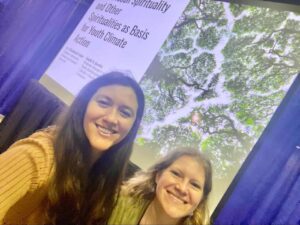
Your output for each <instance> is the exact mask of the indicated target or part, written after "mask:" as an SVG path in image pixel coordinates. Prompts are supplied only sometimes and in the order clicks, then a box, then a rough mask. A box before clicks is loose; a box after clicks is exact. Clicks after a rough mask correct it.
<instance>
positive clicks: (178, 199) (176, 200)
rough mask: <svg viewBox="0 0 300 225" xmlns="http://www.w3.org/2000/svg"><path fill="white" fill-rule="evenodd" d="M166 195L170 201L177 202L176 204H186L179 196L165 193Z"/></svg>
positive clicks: (168, 192)
mask: <svg viewBox="0 0 300 225" xmlns="http://www.w3.org/2000/svg"><path fill="white" fill-rule="evenodd" d="M167 194H168V196H169V197H170V199H172V201H173V202H177V203H180V204H187V201H185V200H184V199H182V198H181V197H180V196H178V195H176V194H174V193H172V192H170V191H167Z"/></svg>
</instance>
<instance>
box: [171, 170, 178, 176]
mask: <svg viewBox="0 0 300 225" xmlns="http://www.w3.org/2000/svg"><path fill="white" fill-rule="evenodd" d="M171 173H172V174H173V175H174V176H176V177H180V173H179V172H178V171H176V170H171Z"/></svg>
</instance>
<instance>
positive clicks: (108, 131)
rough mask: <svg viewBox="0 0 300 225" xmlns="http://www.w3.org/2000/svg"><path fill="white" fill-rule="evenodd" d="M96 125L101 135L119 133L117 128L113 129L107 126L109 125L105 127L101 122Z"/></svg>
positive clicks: (108, 135)
mask: <svg viewBox="0 0 300 225" xmlns="http://www.w3.org/2000/svg"><path fill="white" fill-rule="evenodd" d="M96 127H97V131H98V133H99V134H100V135H102V136H107V137H110V136H112V135H114V134H116V133H117V131H116V130H115V129H111V128H107V127H103V126H101V125H99V124H96Z"/></svg>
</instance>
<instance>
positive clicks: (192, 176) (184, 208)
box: [154, 155, 205, 220]
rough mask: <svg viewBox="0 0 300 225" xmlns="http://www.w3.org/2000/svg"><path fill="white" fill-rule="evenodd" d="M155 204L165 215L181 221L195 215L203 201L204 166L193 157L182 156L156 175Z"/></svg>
mask: <svg viewBox="0 0 300 225" xmlns="http://www.w3.org/2000/svg"><path fill="white" fill-rule="evenodd" d="M155 181H156V185H157V186H156V197H155V199H154V202H156V203H157V204H158V205H159V208H162V211H163V213H164V214H165V215H167V216H168V217H170V218H172V219H178V220H179V219H181V218H184V217H186V216H189V215H191V214H192V213H193V211H194V210H195V209H196V207H197V206H198V205H199V203H200V202H201V200H202V196H203V188H204V184H205V171H204V168H203V165H202V164H200V163H199V162H198V161H196V160H195V159H194V158H192V157H191V156H187V155H184V156H181V157H179V158H178V159H177V160H176V161H174V162H173V163H172V164H171V165H170V166H169V167H168V168H166V169H165V170H164V171H162V172H161V173H159V174H157V175H156V180H155Z"/></svg>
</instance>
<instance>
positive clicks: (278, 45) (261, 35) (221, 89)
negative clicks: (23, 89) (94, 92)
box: [47, 0, 300, 211]
mask: <svg viewBox="0 0 300 225" xmlns="http://www.w3.org/2000/svg"><path fill="white" fill-rule="evenodd" d="M142 2H144V3H143V4H142ZM146 2H147V3H146ZM155 2H156V3H155ZM150 3H151V4H150ZM186 4H187V6H186ZM299 40H300V17H299V15H297V14H295V13H292V12H288V11H282V10H281V11H278V10H275V9H269V8H262V7H256V6H247V5H240V4H230V3H226V2H219V1H213V0H205V1H189V2H188V3H187V2H185V1H183V0H180V1H178V0H177V1H175V0H174V1H167V0H165V1H150V0H149V1H146V0H145V1H134V0H132V1H129V0H128V1H126V0H111V1H95V4H93V5H92V7H91V8H90V10H89V11H88V12H87V14H86V16H85V17H84V18H83V19H82V21H81V23H80V24H79V25H78V27H77V29H76V30H75V31H74V33H73V34H72V36H71V37H70V39H69V40H68V42H67V43H66V45H65V46H64V47H63V48H62V50H61V52H60V53H59V54H58V56H57V57H56V59H55V60H54V62H53V64H52V65H51V66H50V68H49V69H48V71H47V74H48V75H49V76H50V77H51V78H52V79H54V80H55V81H57V82H59V83H60V84H61V85H62V86H64V87H65V88H66V89H67V90H69V91H70V92H71V93H73V94H76V93H77V92H78V90H79V89H80V87H82V86H83V85H84V84H85V83H86V82H87V81H88V80H90V79H93V78H94V77H96V76H98V75H99V74H101V73H102V72H105V71H108V70H113V69H117V70H125V71H130V72H131V73H132V74H133V75H134V76H135V77H136V79H137V80H138V81H139V82H140V85H141V86H142V88H143V90H144V93H145V97H146V109H145V115H144V118H143V121H142V125H141V127H140V131H139V134H138V137H137V139H136V143H135V146H134V152H133V155H132V158H131V160H132V161H133V162H134V163H136V164H137V165H138V166H140V167H141V168H143V169H146V168H148V167H149V166H150V165H152V164H153V163H154V162H155V160H156V159H157V158H158V157H159V156H160V155H163V154H165V153H166V152H168V151H171V150H172V149H174V148H175V147H179V146H190V147H195V148H198V149H200V150H201V151H203V152H205V153H206V154H207V155H208V156H209V158H210V159H211V161H212V165H213V169H214V171H213V192H212V194H211V196H210V204H211V207H210V209H211V211H212V210H213V209H214V207H215V206H216V205H217V203H218V202H219V200H220V198H221V197H222V195H223V194H224V192H225V191H226V189H227V187H228V186H229V184H230V183H231V181H232V179H233V177H234V176H235V174H236V173H237V171H238V170H239V168H240V166H241V164H242V163H243V162H244V160H245V158H246V157H247V155H248V153H249V152H250V151H251V149H252V148H253V146H254V145H255V143H256V141H257V140H258V138H259V137H260V135H261V134H262V132H263V131H264V129H265V127H266V126H267V124H268V123H269V121H270V119H271V117H272V115H273V113H274V112H275V110H276V108H277V107H278V105H279V104H280V102H281V101H282V99H283V98H284V96H285V95H286V92H287V90H288V89H289V87H290V85H291V83H292V82H293V80H294V79H295V77H296V74H297V73H298V72H299V55H300V44H299Z"/></svg>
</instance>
